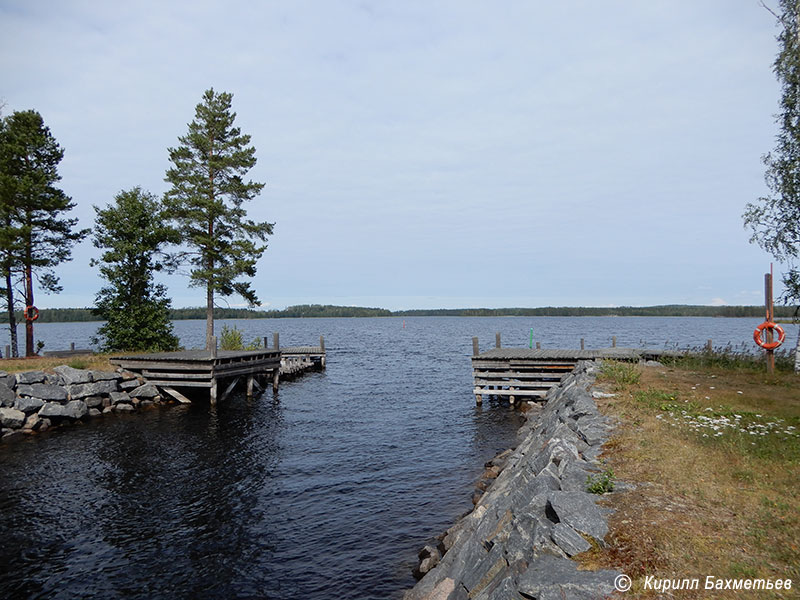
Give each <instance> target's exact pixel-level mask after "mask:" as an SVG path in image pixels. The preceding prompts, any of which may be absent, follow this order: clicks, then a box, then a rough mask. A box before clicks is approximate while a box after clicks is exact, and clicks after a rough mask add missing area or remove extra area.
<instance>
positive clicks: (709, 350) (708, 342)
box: [706, 340, 714, 354]
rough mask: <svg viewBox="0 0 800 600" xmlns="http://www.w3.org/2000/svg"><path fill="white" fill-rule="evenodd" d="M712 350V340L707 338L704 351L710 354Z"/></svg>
mask: <svg viewBox="0 0 800 600" xmlns="http://www.w3.org/2000/svg"><path fill="white" fill-rule="evenodd" d="M713 351H714V344H713V342H712V340H708V341H707V342H706V352H708V353H709V354H711V353H712V352H713Z"/></svg>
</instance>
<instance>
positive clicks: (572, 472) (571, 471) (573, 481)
mask: <svg viewBox="0 0 800 600" xmlns="http://www.w3.org/2000/svg"><path fill="white" fill-rule="evenodd" d="M558 470H559V477H560V478H561V489H562V491H565V492H585V491H586V479H587V477H589V474H590V472H591V471H590V466H589V464H588V463H585V462H583V461H577V460H570V461H567V462H565V463H561V466H560V467H559V469H558Z"/></svg>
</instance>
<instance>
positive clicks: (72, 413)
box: [64, 400, 89, 419]
mask: <svg viewBox="0 0 800 600" xmlns="http://www.w3.org/2000/svg"><path fill="white" fill-rule="evenodd" d="M64 408H65V409H66V410H67V416H68V417H69V418H70V419H83V418H84V417H85V416H86V415H88V414H89V407H88V406H86V402H84V401H83V400H72V401H70V402H67V404H66V405H65V406H64Z"/></svg>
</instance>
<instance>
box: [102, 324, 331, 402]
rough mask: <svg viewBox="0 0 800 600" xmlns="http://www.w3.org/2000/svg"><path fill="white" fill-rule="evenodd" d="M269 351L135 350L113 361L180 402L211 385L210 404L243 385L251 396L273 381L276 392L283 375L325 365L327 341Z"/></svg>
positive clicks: (288, 375)
mask: <svg viewBox="0 0 800 600" xmlns="http://www.w3.org/2000/svg"><path fill="white" fill-rule="evenodd" d="M275 341H276V344H275V346H276V347H275V348H273V349H265V350H212V351H208V350H186V351H182V352H157V353H151V354H132V355H128V356H118V357H115V358H112V359H110V362H111V363H112V364H115V365H117V366H119V367H121V368H123V369H125V370H128V371H131V372H133V373H137V374H139V375H141V376H142V377H143V378H144V379H145V380H146V381H147V382H148V383H152V384H153V385H155V386H156V387H158V388H159V389H160V390H161V391H163V392H164V393H166V394H168V395H169V396H171V397H173V398H175V399H176V400H178V401H179V402H190V400H189V398H188V397H187V396H186V394H187V393H189V391H188V390H193V389H194V390H196V389H197V388H200V389H207V390H208V394H209V400H210V402H211V404H216V403H217V401H223V400H225V398H227V397H228V396H230V394H231V393H232V392H233V391H234V390H235V389H236V387H237V385H239V384H241V383H244V384H245V386H246V387H245V389H246V391H247V397H248V398H250V397H252V396H253V394H254V393H255V392H257V393H261V392H263V391H264V390H265V389H266V388H267V387H268V386H269V383H270V381H271V382H272V389H273V392H277V391H278V387H279V385H280V380H281V379H282V378H289V377H294V376H296V375H298V374H300V373H303V372H305V371H308V370H309V369H313V368H324V367H325V342H324V340H323V339H322V338H321V337H320V346H296V347H286V348H280V347H278V344H277V341H278V337H277V334H276V336H275Z"/></svg>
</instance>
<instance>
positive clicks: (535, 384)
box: [474, 379, 560, 388]
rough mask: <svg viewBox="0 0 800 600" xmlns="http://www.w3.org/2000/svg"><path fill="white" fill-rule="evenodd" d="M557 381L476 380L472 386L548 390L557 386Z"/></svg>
mask: <svg viewBox="0 0 800 600" xmlns="http://www.w3.org/2000/svg"><path fill="white" fill-rule="evenodd" d="M559 383H560V382H559V381H514V380H508V379H504V380H502V381H499V380H492V379H476V380H475V381H474V385H476V386H483V385H494V386H498V387H512V386H513V387H524V388H545V387H547V388H550V387H553V386H556V385H558V384H559Z"/></svg>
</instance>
